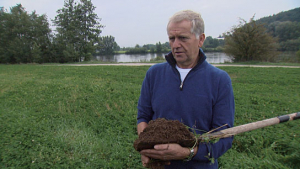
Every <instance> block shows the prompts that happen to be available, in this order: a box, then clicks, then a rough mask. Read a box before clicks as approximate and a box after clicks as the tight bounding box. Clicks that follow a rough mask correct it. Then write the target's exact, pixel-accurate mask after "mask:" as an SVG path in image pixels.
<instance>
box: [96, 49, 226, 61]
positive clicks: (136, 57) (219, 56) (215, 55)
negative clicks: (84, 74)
mask: <svg viewBox="0 0 300 169" xmlns="http://www.w3.org/2000/svg"><path fill="white" fill-rule="evenodd" d="M163 55H164V54H156V53H146V54H115V55H109V56H95V57H94V60H96V61H102V62H149V61H150V60H151V59H155V58H156V57H162V56H163ZM205 55H206V57H207V58H206V60H207V62H208V63H225V62H231V58H230V57H229V56H227V55H226V54H225V53H222V52H207V53H205Z"/></svg>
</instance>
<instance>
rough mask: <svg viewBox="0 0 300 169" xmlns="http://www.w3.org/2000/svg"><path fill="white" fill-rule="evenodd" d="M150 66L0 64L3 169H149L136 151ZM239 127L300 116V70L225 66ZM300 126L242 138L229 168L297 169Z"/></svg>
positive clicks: (228, 158)
mask: <svg viewBox="0 0 300 169" xmlns="http://www.w3.org/2000/svg"><path fill="white" fill-rule="evenodd" d="M148 68H149V67H147V66H141V67H127V66H123V67H122V66H90V67H89V66H84V67H73V66H54V65H53V66H52V65H50V66H42V65H1V66H0V79H1V80H0V128H1V129H0V155H1V156H0V157H1V160H0V168H142V167H141V164H140V157H139V154H138V153H137V152H135V150H134V149H133V142H134V140H135V139H136V138H137V135H136V111H137V110H136V106H137V101H138V97H139V92H140V87H141V84H142V81H143V78H144V76H145V73H146V71H147V69H148ZM222 69H224V70H226V71H227V72H228V73H229V74H230V76H231V78H232V82H233V88H234V94H235V99H236V118H235V125H241V124H244V123H249V122H253V121H257V120H262V119H265V118H271V117H274V116H278V115H283V114H288V113H293V112H297V111H299V110H300V106H299V103H300V97H299V93H300V85H299V84H300V69H288V68H249V67H248V68H242V67H239V68H237V67H222ZM299 131H300V127H299V121H291V122H288V123H285V124H279V125H275V126H271V127H266V128H264V129H259V130H256V131H251V132H248V133H244V134H241V135H238V136H235V139H234V145H233V148H232V149H231V150H229V151H228V152H227V153H226V154H225V155H224V156H222V157H221V159H220V167H221V168H297V166H299V164H300V162H299V152H300V145H299V142H300V138H299V135H300V133H299Z"/></svg>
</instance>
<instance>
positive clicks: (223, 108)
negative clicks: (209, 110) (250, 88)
mask: <svg viewBox="0 0 300 169" xmlns="http://www.w3.org/2000/svg"><path fill="white" fill-rule="evenodd" d="M224 73H225V75H224V74H223V76H222V77H221V79H220V82H219V87H218V98H217V101H216V103H215V104H214V106H213V120H212V123H213V124H212V127H213V129H214V128H218V127H220V126H223V125H224V124H227V126H225V127H223V128H221V129H219V130H223V129H226V128H230V127H233V124H234V110H235V104H234V95H233V89H232V84H231V80H230V77H229V75H228V74H227V73H226V72H224ZM217 131H218V130H217ZM232 141H233V137H229V138H223V139H220V140H219V141H217V142H216V143H200V145H199V148H198V152H197V154H196V155H195V156H194V158H193V160H200V161H209V158H214V159H217V158H219V157H220V156H221V155H223V154H224V153H225V152H226V151H227V150H228V149H230V148H231V145H232Z"/></svg>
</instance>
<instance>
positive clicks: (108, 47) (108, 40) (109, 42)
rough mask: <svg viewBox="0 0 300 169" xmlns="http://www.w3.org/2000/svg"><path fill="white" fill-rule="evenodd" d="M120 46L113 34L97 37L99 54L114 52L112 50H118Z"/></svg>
mask: <svg viewBox="0 0 300 169" xmlns="http://www.w3.org/2000/svg"><path fill="white" fill-rule="evenodd" d="M119 48H120V47H119V46H118V44H117V43H116V42H115V37H113V36H103V37H100V38H99V43H98V52H97V54H99V55H110V54H114V51H116V50H118V49H119Z"/></svg>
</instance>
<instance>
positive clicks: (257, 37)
mask: <svg viewBox="0 0 300 169" xmlns="http://www.w3.org/2000/svg"><path fill="white" fill-rule="evenodd" d="M275 42H276V39H274V38H273V37H272V36H271V35H269V34H268V33H267V31H266V28H265V27H264V26H263V25H262V24H256V22H255V20H254V16H253V17H252V18H251V19H250V21H249V23H247V22H246V21H245V20H243V19H241V21H240V25H239V26H237V27H233V28H232V30H231V31H230V32H227V33H226V34H225V49H224V52H225V53H226V54H228V55H230V56H233V57H234V61H252V60H256V61H271V60H272V59H273V58H274V56H275V55H276V45H275Z"/></svg>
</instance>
